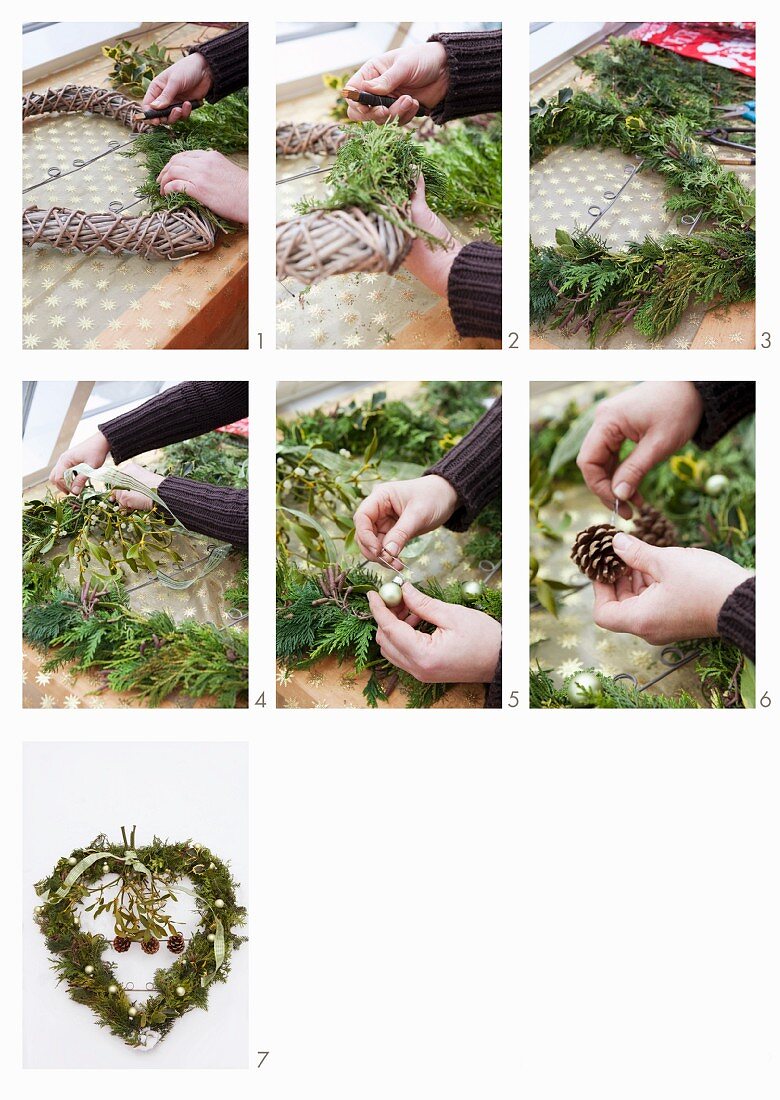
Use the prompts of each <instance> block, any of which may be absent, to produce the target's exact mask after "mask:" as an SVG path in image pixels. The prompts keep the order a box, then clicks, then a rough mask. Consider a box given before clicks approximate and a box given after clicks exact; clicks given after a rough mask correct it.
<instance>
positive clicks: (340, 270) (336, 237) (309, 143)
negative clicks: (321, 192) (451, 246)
mask: <svg viewBox="0 0 780 1100" xmlns="http://www.w3.org/2000/svg"><path fill="white" fill-rule="evenodd" d="M346 140H347V137H346V135H345V133H344V131H343V130H342V129H341V128H340V127H339V126H338V125H337V124H336V123H309V122H299V123H293V122H285V123H282V124H281V125H280V126H277V128H276V155H277V156H285V157H287V156H300V155H302V154H303V153H317V154H328V153H336V152H338V150H339V149H340V148H341V146H342V145H343V144H344V142H345V141H346ZM412 243H413V239H412V237H411V235H410V234H409V233H407V232H405V230H404V229H402V228H401V227H400V226H397V225H395V224H394V223H393V222H391V221H388V219H387V218H383V217H382V215H381V214H376V213H366V212H365V211H363V210H361V209H360V208H359V207H357V206H351V207H348V208H347V209H345V210H313V211H312V212H311V213H310V214H302V215H300V216H299V217H297V218H292V219H291V220H290V221H287V222H277V224H276V277H277V279H285V278H287V277H288V276H289V277H292V278H293V279H296V280H297V281H298V282H299V283H303V284H304V286H310V285H311V284H313V283H319V282H322V280H323V279H329V278H330V276H331V275H346V274H348V273H350V272H352V271H378V272H387V273H388V274H390V275H392V274H393V273H394V272H395V271H397V270H398V268H399V267H400V266H401V264H402V263H403V261H404V259H405V258H406V255H407V253H408V252H409V249H410V248H411V247H412Z"/></svg>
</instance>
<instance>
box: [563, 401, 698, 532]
mask: <svg viewBox="0 0 780 1100" xmlns="http://www.w3.org/2000/svg"><path fill="white" fill-rule="evenodd" d="M703 408H704V406H703V404H702V399H701V397H700V396H699V392H698V390H697V389H696V387H695V386H694V384H693V382H642V383H640V385H638V386H633V387H632V388H631V389H629V390H624V391H623V392H622V393H619V394H617V395H616V396H615V397H610V398H609V399H608V400H606V401H602V402H601V404H600V405H599V406H598V408H597V409H596V417H595V420H594V421H593V426H592V427H591V429H590V431H589V432H588V434H587V435H586V436H585V439H584V440H583V443H582V446H581V447H580V453H579V455H578V456H577V465H578V466H579V468H580V470H581V472H582V476H583V478H584V480H585V484H586V485H587V486H588V488H589V489H590V491H591V492H592V493H595V494H596V496H597V497H598V498H599V499H600V500H601V502H602V504H604V505H606V507H607V508H609V509H610V510H611V509H612V507H613V505H614V503H615V499H616V498H617V499H618V500H619V501H624V502H626V501H632V502H633V503H634V504H641V502H642V500H641V497H640V495H639V485H640V483H641V481H642V478H643V477H644V476H645V474H647V473H649V472H650V470H652V468H653V467H654V466H656V465H657V464H658V463H659V462H663V460H664V459H665V458H668V457H669V455H672V454H674V453H675V451H678V450H679V449H680V448H681V447H682V446H684V444H686V443H687V442H688V441H689V440H690V439H691V438H692V437H693V436H694V434H695V433H696V429H697V428H698V426H699V422H700V421H701V418H702V412H703ZM627 439H631V440H633V441H634V443H636V447H635V448H634V450H633V451H632V452H631V454H630V455H628V457H627V458H626V459H625V461H623V462H620V448H621V447H622V446H623V443H624V442H625V441H626V440H627ZM620 514H621V516H623V518H624V519H629V518H630V516H631V509H630V508H629V506H628V504H627V503H622V504H621V505H620Z"/></svg>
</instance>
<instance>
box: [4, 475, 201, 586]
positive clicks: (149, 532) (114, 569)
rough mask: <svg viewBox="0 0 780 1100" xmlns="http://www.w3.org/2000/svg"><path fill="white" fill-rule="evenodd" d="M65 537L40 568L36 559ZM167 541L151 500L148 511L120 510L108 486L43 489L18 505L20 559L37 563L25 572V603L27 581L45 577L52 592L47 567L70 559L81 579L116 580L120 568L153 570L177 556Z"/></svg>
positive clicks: (169, 535) (161, 517) (165, 525)
mask: <svg viewBox="0 0 780 1100" xmlns="http://www.w3.org/2000/svg"><path fill="white" fill-rule="evenodd" d="M65 539H68V543H67V546H66V547H65V548H64V549H63V550H62V552H61V553H58V554H57V555H56V557H54V558H53V559H52V561H51V563H50V564H49V566H48V567H44V566H43V563H42V562H41V560H40V559H41V558H43V556H44V555H45V554H47V553H49V551H50V550H52V549H54V548H55V547H56V546H58V545H59V544H61V543H62V542H63V541H64V540H65ZM172 542H173V534H172V531H171V528H170V527H169V525H168V523H167V521H166V518H165V515H164V514H163V510H162V509H161V508H159V507H158V506H157V505H156V504H155V505H153V506H152V508H151V509H150V510H149V511H148V512H138V511H137V512H129V513H125V512H122V511H121V510H120V508H119V505H118V504H115V503H114V502H113V501H112V499H111V490H110V489H108V490H106V491H98V490H96V489H92V488H89V487H87V488H85V489H84V491H83V492H82V493H81V495H80V496H78V497H73V496H70V497H65V498H64V499H60V498H58V497H57V496H56V495H55V494H53V493H51V492H49V491H47V493H46V496H45V497H44V499H43V500H28V501H26V502H25V503H24V505H23V506H22V558H23V561H24V563H25V565H26V566H27V565H33V564H35V565H36V566H37V568H36V570H33V571H30V573H29V576H27V575H25V588H26V590H27V593H28V600H27V602H28V603H29V602H30V598H29V597H30V587H31V586H34V587H35V588H38V586H39V582H40V580H41V579H42V578H44V577H45V578H47V579H48V582H49V585H48V591H51V590H52V588H53V586H54V578H53V573H52V570H53V569H54V568H59V566H60V565H63V564H67V563H68V562H70V561H71V560H73V561H75V562H76V564H77V565H78V570H79V582H80V583H81V584H85V583H91V582H93V581H94V582H98V581H100V582H106V583H110V582H112V581H116V580H119V579H121V577H122V575H123V574H122V567H125V568H126V569H128V570H130V571H131V572H133V573H137V572H138V571H139V569H146V570H148V571H149V572H150V573H152V574H156V572H157V570H158V568H159V567H160V566H161V565H162V564H163V562H164V561H169V562H179V561H181V560H182V559H181V555H180V554H179V553H178V552H177V551H176V550H175V549H174V547H173V545H172ZM26 572H27V571H26ZM44 594H46V590H44Z"/></svg>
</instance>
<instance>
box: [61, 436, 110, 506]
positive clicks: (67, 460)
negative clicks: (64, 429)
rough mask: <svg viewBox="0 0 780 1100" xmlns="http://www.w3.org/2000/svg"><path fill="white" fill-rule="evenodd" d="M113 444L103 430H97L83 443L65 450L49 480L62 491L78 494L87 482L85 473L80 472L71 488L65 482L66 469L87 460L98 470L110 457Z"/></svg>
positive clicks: (89, 464) (88, 463)
mask: <svg viewBox="0 0 780 1100" xmlns="http://www.w3.org/2000/svg"><path fill="white" fill-rule="evenodd" d="M110 450H111V444H110V443H109V442H108V440H107V439H106V437H105V436H104V435H103V433H102V432H95V434H94V435H91V436H90V437H89V439H85V440H84V442H83V443H77V444H76V445H75V446H74V447H70V448H69V449H68V450H67V451H63V453H62V454H61V455H60V457H59V458H58V459H57V464H56V466H55V467H54V469H53V470H52V472H51V473H50V474H49V481H51V482H52V484H53V485H56V486H57V488H58V489H59V490H60V492H61V493H68V492H70V493H75V494H76V495H77V496H78V494H79V493H80V492H81V490H82V489H83V488H84V486H85V485H86V483H87V478H86V476H85V475H84V474H78V476H77V477H74V479H73V481H72V482H71V485H70V489H69V488H68V486H67V485H66V484H65V471H66V470H70V469H72V467H73V466H78V465H79V463H81V462H86V463H87V465H88V466H91V467H92V469H93V470H98V469H99V468H100V467H101V466H102V465H103V463H104V462H105V461H106V459H107V458H108V452H109V451H110Z"/></svg>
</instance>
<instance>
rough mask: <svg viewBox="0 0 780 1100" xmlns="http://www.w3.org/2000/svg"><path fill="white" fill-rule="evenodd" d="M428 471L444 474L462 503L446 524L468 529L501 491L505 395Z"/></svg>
mask: <svg viewBox="0 0 780 1100" xmlns="http://www.w3.org/2000/svg"><path fill="white" fill-rule="evenodd" d="M425 473H426V474H438V475H439V477H443V478H444V479H445V481H449V483H450V485H451V486H452V487H453V489H454V490H455V492H456V493H457V494H458V506H457V508H456V509H455V511H454V512H453V513H452V515H451V516H450V518H449V519H448V521H447V523H446V525H445V526H447V527H449V529H450V530H451V531H465V530H466V528H467V527H469V526H470V525H471V524H472V523H473V522H474V520H475V519H476V518H477V516H478V515H479V513H480V512H481V511H482V509H483V508H484V507H485V505H486V504H489V503H490V501H491V500H493V499H494V498H495V497H497V496H498V495H499V494H500V493H501V398H500V397H499V398H498V400H496V401H495V402H494V403H493V405H492V406H491V407H490V409H489V410H488V411H487V412H486V413H485V415H484V416H483V417H482V418H481V419H480V420H478V421H477V423H476V424H475V425H474V427H473V428H472V429H471V431H470V432H469V433H468V435H465V436H464V437H463V439H461V441H460V443H457V444H456V445H455V446H454V447H453V448H452V450H451V451H448V452H447V454H446V455H445V456H444V458H441V459H439V461H438V462H437V463H436V465H435V466H431V468H430V469H429V470H426V471H425Z"/></svg>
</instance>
